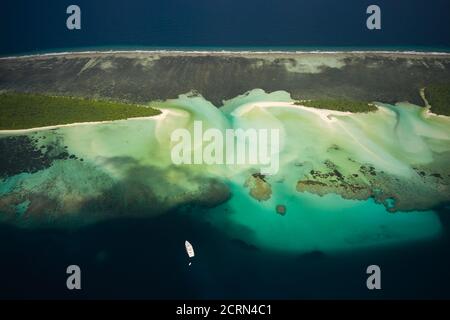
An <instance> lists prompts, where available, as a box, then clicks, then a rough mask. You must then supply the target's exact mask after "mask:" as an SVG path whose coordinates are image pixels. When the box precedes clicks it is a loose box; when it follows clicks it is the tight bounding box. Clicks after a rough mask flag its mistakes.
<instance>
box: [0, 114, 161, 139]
mask: <svg viewBox="0 0 450 320" xmlns="http://www.w3.org/2000/svg"><path fill="white" fill-rule="evenodd" d="M160 111H161V113H160V114H157V115H155V116H150V117H136V118H128V119H120V120H107V121H92V122H89V121H88V122H74V123H67V124H56V125H52V126H45V127H36V128H28V129H15V130H0V136H1V135H14V134H22V133H31V132H37V131H45V130H52V129H59V128H64V127H76V126H87V125H97V124H109V123H117V122H125V121H129V120H147V119H148V120H155V119H159V118H162V117H165V114H166V111H165V110H160Z"/></svg>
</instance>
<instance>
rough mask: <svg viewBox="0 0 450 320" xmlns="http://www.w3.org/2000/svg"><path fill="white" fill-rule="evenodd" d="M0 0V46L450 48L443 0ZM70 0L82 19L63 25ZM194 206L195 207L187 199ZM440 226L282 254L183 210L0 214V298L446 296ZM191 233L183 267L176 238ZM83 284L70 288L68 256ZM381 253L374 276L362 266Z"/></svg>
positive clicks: (447, 244) (446, 247) (448, 8)
mask: <svg viewBox="0 0 450 320" xmlns="http://www.w3.org/2000/svg"><path fill="white" fill-rule="evenodd" d="M375 2H376V3H377V4H378V5H379V6H380V7H381V9H382V30H380V31H369V30H367V29H366V27H365V21H366V18H367V15H366V14H365V10H366V8H367V6H368V5H370V4H372V3H374V1H366V0H359V1H358V0H346V1H335V0H314V1H312V0H309V1H306V0H304V1H303V0H278V1H277V0H239V1H238V0H214V1H212V0H191V1H187V0H161V1H151V0H141V1H137V0H127V1H118V0H95V1H93V0H76V1H72V0H70V1H68V0H35V1H25V0H3V1H2V3H1V7H0V8H1V9H0V55H3V56H4V55H16V54H26V53H41V52H52V51H68V50H80V51H83V50H95V49H105V50H108V49H179V50H187V49H189V50H204V49H210V50H212V49H214V50H222V49H224V50H248V49H253V50H297V49H304V50H316V49H319V50H370V49H389V50H418V51H449V49H448V48H450V1H448V0H396V1H392V0H378V1H375ZM70 4H78V5H79V6H80V7H81V10H82V29H81V30H79V31H69V30H68V29H67V28H66V26H65V22H66V18H67V14H66V13H65V11H66V8H67V6H68V5H70ZM194 213H195V212H194ZM440 218H441V220H442V223H443V225H444V228H445V233H444V235H443V237H441V238H439V239H437V240H435V241H432V242H423V243H417V244H414V245H408V246H406V245H405V246H403V247H402V246H400V247H392V248H383V249H380V250H370V251H358V252H351V253H348V254H341V255H337V256H327V255H322V254H320V253H317V254H310V255H298V256H293V255H283V254H280V253H276V252H267V251H261V250H258V249H256V248H253V247H250V246H247V245H245V244H243V243H242V242H240V241H238V240H234V239H230V238H229V237H227V236H225V235H224V234H223V233H222V232H221V230H219V229H217V228H216V227H214V226H213V225H211V224H209V223H207V222H206V221H204V220H202V219H193V218H192V214H186V211H185V210H183V211H173V212H171V213H169V214H166V215H163V216H160V217H157V218H148V219H120V220H111V221H108V222H102V223H99V224H96V225H92V226H88V227H83V228H78V229H73V230H61V229H20V228H16V227H13V226H9V225H3V224H2V225H0V298H89V299H90V298H155V299H163V298H198V299H201V298H288V299H298V298H369V299H372V298H373V299H377V298H430V299H432V298H450V273H449V270H450V212H449V209H448V208H446V209H445V208H443V209H442V210H441V211H440ZM186 239H190V241H192V243H196V244H199V250H198V251H197V252H196V258H195V263H193V265H192V266H191V267H190V268H188V267H187V263H188V258H187V256H186V253H185V251H184V241H185V240H186ZM70 264H77V265H79V266H80V267H81V269H82V290H81V291H75V292H71V291H68V290H67V289H66V286H65V284H66V277H67V274H66V273H65V270H66V267H67V266H68V265H70ZM370 264H379V265H380V266H381V267H382V270H383V273H382V288H383V289H382V290H381V291H369V290H367V288H366V286H365V279H366V278H367V275H366V273H365V268H366V267H367V266H368V265H370Z"/></svg>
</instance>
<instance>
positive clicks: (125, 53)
mask: <svg viewBox="0 0 450 320" xmlns="http://www.w3.org/2000/svg"><path fill="white" fill-rule="evenodd" d="M371 55H376V56H380V57H388V58H389V57H391V58H395V57H408V58H423V57H433V58H439V57H443V58H448V57H450V52H425V51H382V50H380V51H377V50H375V51H319V50H317V51H227V50H222V51H207V50H204V51H203V50H199V51H183V50H106V51H67V52H54V53H42V54H30V55H18V56H8V57H0V61H1V60H19V59H31V60H35V59H36V60H39V59H48V58H52V57H65V58H82V57H84V58H95V57H100V56H115V57H126V58H139V57H145V56H167V57H176V56H186V57H197V56H200V57H201V56H215V57H242V56H244V57H248V58H264V57H267V58H280V57H281V58H287V57H308V56H309V57H311V56H314V57H318V56H325V57H329V56H342V57H348V56H353V57H361V56H371Z"/></svg>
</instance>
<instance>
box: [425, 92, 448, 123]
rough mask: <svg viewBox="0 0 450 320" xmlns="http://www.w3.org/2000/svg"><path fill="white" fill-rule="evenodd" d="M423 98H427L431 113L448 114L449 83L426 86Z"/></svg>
mask: <svg viewBox="0 0 450 320" xmlns="http://www.w3.org/2000/svg"><path fill="white" fill-rule="evenodd" d="M425 98H426V99H427V100H428V103H429V104H430V106H431V111H432V112H433V113H436V114H442V115H445V116H450V84H441V85H431V86H428V87H426V88H425Z"/></svg>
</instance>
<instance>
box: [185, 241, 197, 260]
mask: <svg viewBox="0 0 450 320" xmlns="http://www.w3.org/2000/svg"><path fill="white" fill-rule="evenodd" d="M184 246H185V247H186V252H187V254H188V256H189V258H193V257H194V256H195V253H194V247H193V246H192V244H191V243H190V242H189V241H187V240H186V241H185V242H184Z"/></svg>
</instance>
